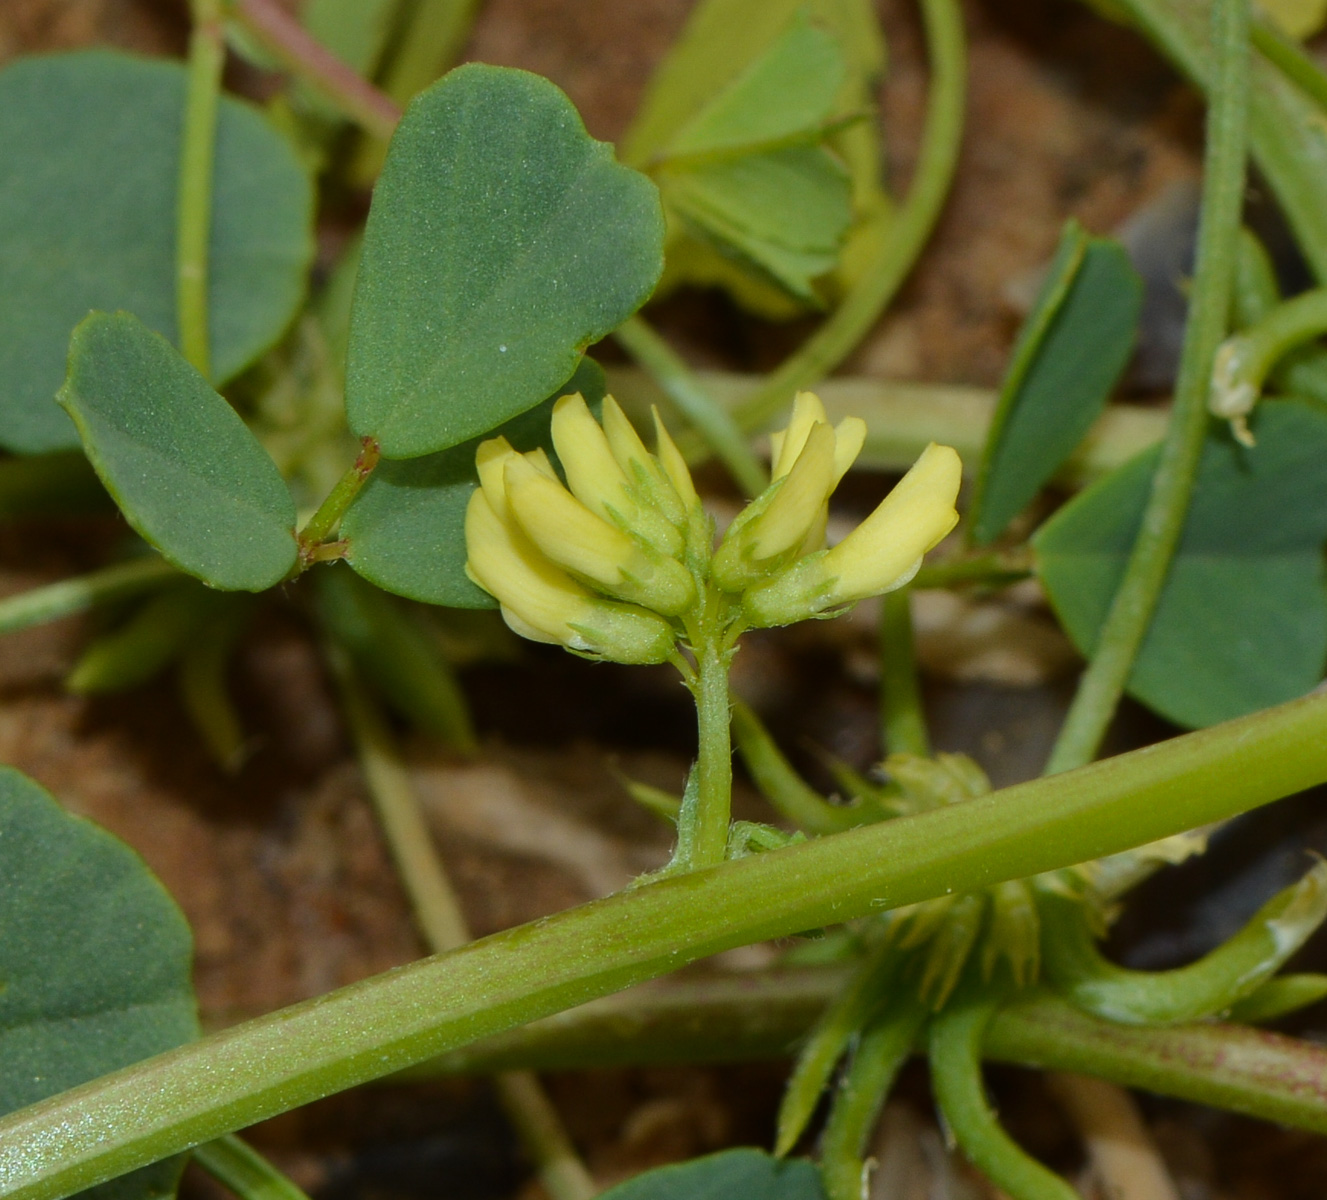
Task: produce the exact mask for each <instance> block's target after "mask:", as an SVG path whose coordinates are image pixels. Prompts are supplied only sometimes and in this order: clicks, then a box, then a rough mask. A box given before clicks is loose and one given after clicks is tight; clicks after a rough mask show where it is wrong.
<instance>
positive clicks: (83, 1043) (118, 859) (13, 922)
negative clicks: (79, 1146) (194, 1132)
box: [0, 767, 198, 1200]
mask: <svg viewBox="0 0 1327 1200" xmlns="http://www.w3.org/2000/svg"><path fill="white" fill-rule="evenodd" d="M0 879H3V880H4V881H5V886H4V887H0V929H3V930H4V955H3V958H2V959H0V1116H2V1115H4V1114H6V1113H10V1112H14V1111H15V1110H17V1109H20V1108H23V1107H24V1106H25V1105H28V1104H34V1103H36V1102H37V1101H38V1100H43V1099H45V1098H46V1097H47V1096H52V1095H54V1094H55V1093H56V1092H61V1091H64V1090H65V1089H66V1088H71V1087H74V1086H76V1085H77V1084H80V1083H84V1082H86V1081H87V1080H89V1079H93V1078H95V1077H96V1076H98V1075H104V1074H105V1073H106V1072H108V1071H114V1070H117V1069H118V1068H120V1067H124V1066H128V1065H129V1064H130V1063H133V1062H137V1061H138V1060H140V1059H143V1058H148V1057H149V1056H151V1055H153V1054H159V1053H160V1052H161V1051H163V1050H169V1049H171V1048H172V1047H174V1046H178V1045H180V1044H181V1043H183V1042H187V1041H190V1040H192V1039H193V1038H196V1037H197V1036H198V1018H197V1014H196V1011H195V1004H194V995H193V988H192V984H191V982H190V972H191V966H192V957H193V944H192V939H191V937H190V934H189V927H188V925H187V924H186V923H185V920H184V917H183V915H182V914H181V913H180V910H179V909H178V908H176V906H175V903H174V901H173V900H172V899H171V898H170V896H169V895H167V893H166V890H165V889H164V888H163V887H162V886H161V884H160V883H159V882H158V881H157V879H156V877H155V876H153V874H152V872H151V871H149V870H148V869H147V867H146V866H145V865H144V863H143V861H142V860H141V859H140V858H139V857H138V855H136V854H135V853H134V852H133V851H132V850H130V849H129V847H128V846H126V845H124V843H123V842H120V841H118V840H117V839H116V838H114V837H112V836H111V835H110V834H109V833H107V832H106V831H105V830H103V829H99V828H98V827H97V826H96V825H93V824H92V823H91V822H90V821H84V820H82V819H81V818H79V817H75V816H71V815H70V814H69V813H66V812H65V811H64V810H63V809H61V808H60V806H59V805H58V804H56V802H55V801H54V800H52V799H51V797H50V796H49V795H48V794H47V793H46V792H45V791H43V790H42V789H41V788H40V787H38V786H37V785H36V784H35V783H33V782H32V780H30V779H28V778H26V777H25V776H23V775H21V774H19V772H17V771H15V770H13V769H11V768H9V767H0ZM182 1165H183V1159H182V1158H176V1159H173V1160H169V1161H167V1162H164V1163H157V1164H156V1165H154V1166H151V1167H146V1168H144V1169H142V1170H140V1171H135V1172H134V1173H133V1174H131V1175H127V1176H125V1177H123V1178H122V1179H117V1180H115V1181H114V1182H113V1183H108V1184H104V1185H102V1187H100V1188H97V1189H94V1191H93V1192H90V1193H85V1195H91V1196H96V1197H99V1198H100V1200H111V1198H112V1197H114V1198H115V1200H150V1198H153V1197H164V1196H169V1195H171V1194H172V1193H173V1192H174V1190H175V1185H176V1183H177V1182H178V1180H179V1174H180V1169H181V1166H182Z"/></svg>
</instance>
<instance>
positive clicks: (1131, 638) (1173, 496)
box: [1046, 0, 1249, 774]
mask: <svg viewBox="0 0 1327 1200" xmlns="http://www.w3.org/2000/svg"><path fill="white" fill-rule="evenodd" d="M1212 12H1213V20H1214V23H1215V27H1214V28H1215V32H1214V38H1213V40H1214V44H1215V48H1216V62H1215V65H1214V76H1213V81H1212V83H1213V86H1212V93H1211V95H1212V99H1211V106H1210V108H1209V110H1208V122H1207V151H1206V157H1205V164H1204V177H1203V204H1202V216H1201V219H1200V221H1199V227H1198V256H1197V263H1196V266H1195V270H1194V280H1193V289H1192V297H1193V300H1192V303H1191V305H1190V309H1189V320H1188V324H1187V326H1186V328H1185V333H1184V349H1183V352H1182V355H1181V358H1180V369H1179V378H1178V380H1177V381H1176V385H1175V403H1174V407H1173V409H1172V410H1171V418H1170V427H1169V429H1168V430H1167V433H1166V440H1165V442H1164V443H1163V444H1162V450H1161V459H1160V461H1159V463H1158V465H1157V472H1156V475H1155V476H1154V478H1153V481H1152V493H1151V496H1150V497H1149V499H1148V503H1147V508H1146V510H1145V511H1144V513H1143V521H1142V525H1141V527H1140V529H1139V531H1138V539H1137V541H1136V542H1135V543H1134V548H1133V551H1132V553H1131V554H1130V556H1129V562H1128V564H1127V566H1126V567H1125V571H1124V577H1123V578H1122V579H1121V580H1120V585H1119V589H1118V590H1117V591H1116V593H1115V598H1114V600H1113V601H1112V602H1111V607H1110V612H1109V613H1108V615H1107V617H1106V621H1105V624H1104V625H1103V627H1102V630H1101V635H1100V637H1099V639H1098V642H1097V647H1096V650H1095V652H1094V653H1093V656H1092V661H1091V663H1090V664H1089V665H1088V667H1087V670H1086V671H1085V672H1084V673H1083V677H1082V679H1081V680H1080V681H1079V685H1078V692H1077V694H1076V695H1075V696H1074V701H1073V704H1072V705H1071V706H1070V709H1069V715H1068V717H1067V718H1066V720H1065V723H1064V727H1063V728H1062V729H1061V731H1060V736H1059V738H1058V739H1057V740H1056V743H1055V747H1054V749H1053V750H1052V751H1051V756H1050V761H1049V762H1048V763H1047V766H1046V770H1047V771H1048V772H1049V773H1052V774H1053V773H1055V772H1057V771H1065V770H1068V769H1070V768H1072V767H1076V766H1079V765H1081V764H1082V763H1085V762H1088V761H1090V760H1091V759H1092V757H1093V756H1094V755H1095V754H1096V752H1097V750H1098V748H1099V747H1100V745H1101V740H1102V738H1103V737H1104V736H1105V733H1106V729H1107V726H1108V725H1109V724H1110V721H1111V718H1112V716H1114V713H1115V707H1116V705H1117V704H1118V703H1119V701H1120V697H1121V696H1122V695H1123V694H1124V688H1125V685H1126V684H1127V683H1128V681H1129V675H1130V673H1131V672H1132V670H1133V665H1134V660H1135V659H1136V658H1137V656H1138V649H1139V647H1140V646H1141V645H1142V643H1143V638H1144V637H1145V636H1146V634H1147V629H1148V625H1149V624H1150V623H1151V620H1152V614H1153V612H1154V611H1155V610H1156V606H1157V601H1158V600H1159V599H1160V596H1161V589H1162V588H1163V587H1164V586H1165V582H1166V575H1167V573H1168V572H1169V570H1170V561H1171V558H1172V556H1173V554H1174V552H1175V547H1176V546H1177V545H1178V543H1179V539H1180V534H1181V533H1182V532H1183V530H1184V521H1185V518H1186V516H1187V515H1188V510H1189V498H1190V496H1191V495H1192V492H1193V484H1194V479H1195V477H1196V475H1197V471H1198V463H1199V460H1200V459H1201V457H1202V451H1203V438H1204V435H1205V434H1206V432H1207V424H1208V417H1207V405H1206V400H1207V389H1208V381H1209V380H1210V378H1211V371H1212V360H1213V357H1214V356H1215V354H1216V350H1217V346H1218V345H1219V344H1220V342H1221V337H1222V334H1223V333H1224V331H1225V327H1226V321H1227V319H1228V317H1229V314H1230V295H1231V289H1232V286H1233V281H1234V273H1235V256H1236V247H1237V242H1238V237H1239V228H1240V210H1241V208H1242V206H1243V201H1244V155H1245V141H1246V135H1247V127H1248V98H1249V70H1248V60H1249V46H1248V0H1217V2H1216V4H1215V5H1214V6H1213V10H1212Z"/></svg>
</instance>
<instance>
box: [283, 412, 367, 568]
mask: <svg viewBox="0 0 1327 1200" xmlns="http://www.w3.org/2000/svg"><path fill="white" fill-rule="evenodd" d="M381 458H382V455H381V453H380V452H379V450H378V442H377V439H376V438H372V437H366V438H364V439H363V440H362V441H361V443H360V449H359V454H358V455H357V456H356V458H355V461H354V463H353V464H351V467H350V469H349V470H348V471H346V473H345V474H344V475H342V476H341V478H340V479H339V480H337V483H336V486H335V487H334V488H333V489H332V490H331V491H330V492H328V493H327V498H326V499H325V500H324V501H323V502H322V503H321V504H320V505H319V506H318V511H317V512H315V513H314V514H313V516H311V517H310V518H309V519H308V521H306V522H305V524H304V528H303V529H301V530H300V532H299V544H300V558H301V560H303V561H302V565H304V566H307V565H308V563H309V562H310V561H312V559H313V556H314V552H315V551H316V550H317V548H318V546H319V545H320V544H321V543H323V542H325V541H326V540H327V539H328V538H329V537H330V536H331V535H332V534H333V533H334V532H335V531H336V527H337V526H338V525H339V524H340V523H341V518H342V517H344V516H345V515H346V509H348V508H349V507H350V506H351V504H353V503H354V500H355V497H356V496H358V495H359V493H360V489H361V488H362V487H363V486H364V485H365V483H367V482H368V478H369V476H370V475H372V474H373V471H374V468H375V467H377V465H378V463H379V461H380V460H381ZM296 569H297V570H298V569H300V568H299V567H297V568H296Z"/></svg>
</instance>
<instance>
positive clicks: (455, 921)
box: [328, 648, 598, 1200]
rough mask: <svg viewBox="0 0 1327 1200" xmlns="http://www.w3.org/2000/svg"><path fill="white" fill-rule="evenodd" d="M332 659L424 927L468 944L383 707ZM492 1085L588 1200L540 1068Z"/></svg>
mask: <svg viewBox="0 0 1327 1200" xmlns="http://www.w3.org/2000/svg"><path fill="white" fill-rule="evenodd" d="M328 657H329V659H330V661H331V662H332V666H333V670H334V671H335V672H336V676H337V682H338V683H339V685H340V691H341V704H342V708H343V710H344V711H345V714H346V719H347V721H348V722H349V724H350V729H351V733H352V735H353V736H354V739H355V747H356V750H357V752H358V754H359V760H360V765H361V767H362V768H363V771H364V777H365V780H366V782H367V783H368V785H369V794H370V796H372V798H373V802H374V805H375V807H376V808H377V810H378V819H379V821H380V822H381V824H382V829H383V833H384V835H385V836H386V838H387V844H388V845H389V846H390V848H391V851H392V858H393V859H394V860H395V862H396V869H397V871H398V873H399V874H400V877H401V882H402V883H403V884H404V885H405V889H406V893H407V895H409V897H410V904H411V907H412V908H413V909H414V913H415V920H416V921H417V922H418V924H419V928H420V931H421V932H422V933H423V934H424V939H425V941H426V942H427V943H428V945H429V948H430V949H431V950H432V951H433V953H435V954H442V953H445V952H446V951H448V950H455V949H457V948H458V947H460V946H464V945H465V944H466V943H467V942H469V940H470V930H469V929H468V928H467V927H466V922H465V915H464V914H463V913H462V911H461V905H460V902H459V900H458V899H457V896H456V892H455V891H454V890H453V888H452V885H451V880H449V879H448V878H447V872H446V869H445V868H444V867H443V864H442V859H441V858H440V857H439V856H438V853H437V851H436V850H435V849H434V845H433V836H432V834H431V833H430V831H429V828H428V825H427V823H426V822H425V820H424V814H423V812H422V811H421V810H420V805H419V798H418V795H417V794H416V792H415V789H414V786H413V785H412V784H411V782H410V776H409V775H408V774H407V772H406V769H405V764H404V763H403V762H402V760H401V755H400V752H399V751H398V749H397V747H396V740H395V738H394V737H393V736H392V732H391V730H390V729H389V728H388V727H387V722H386V721H385V720H384V719H383V716H382V713H380V712H379V711H378V710H377V708H376V707H375V706H374V705H373V704H372V702H371V701H370V700H369V699H368V698H367V696H366V694H365V691H364V687H363V684H362V683H361V682H360V681H359V680H358V679H357V678H356V676H355V673H354V668H353V667H352V666H351V665H350V662H349V660H348V659H347V658H346V656H344V655H343V654H341V653H340V652H339V651H337V650H336V649H335V648H333V649H331V650H330V651H329V654H328ZM494 1085H495V1087H496V1088H497V1092H498V1097H499V1099H500V1100H501V1102H502V1107H503V1110H504V1111H505V1112H506V1114H507V1116H508V1117H509V1118H510V1119H511V1122H512V1124H513V1125H514V1126H515V1127H516V1130H517V1132H518V1133H519V1134H520V1137H521V1141H522V1142H523V1143H524V1145H525V1147H526V1149H527V1150H528V1151H529V1153H530V1157H531V1159H532V1160H533V1161H534V1163H535V1168H536V1170H537V1171H538V1174H539V1178H540V1180H541V1181H542V1182H543V1184H544V1186H545V1187H546V1188H547V1189H548V1193H549V1195H550V1196H552V1197H553V1200H590V1197H592V1196H594V1195H595V1194H596V1193H597V1191H598V1189H597V1188H596V1187H595V1186H594V1180H593V1179H591V1178H590V1173H589V1171H588V1170H586V1168H585V1164H584V1163H582V1162H581V1160H580V1158H579V1156H578V1155H577V1153H576V1150H575V1147H574V1146H573V1145H572V1142H571V1138H570V1137H569V1136H568V1135H567V1131H566V1130H565V1129H564V1128H563V1126H562V1122H561V1120H560V1118H559V1117H558V1114H557V1110H556V1109H555V1108H554V1107H553V1104H552V1102H551V1101H550V1100H549V1099H548V1096H547V1095H546V1094H545V1092H544V1089H543V1088H542V1087H541V1086H540V1085H539V1081H538V1079H536V1078H535V1076H534V1074H533V1073H532V1072H530V1071H504V1072H501V1073H499V1074H498V1075H497V1076H496V1078H495V1079H494Z"/></svg>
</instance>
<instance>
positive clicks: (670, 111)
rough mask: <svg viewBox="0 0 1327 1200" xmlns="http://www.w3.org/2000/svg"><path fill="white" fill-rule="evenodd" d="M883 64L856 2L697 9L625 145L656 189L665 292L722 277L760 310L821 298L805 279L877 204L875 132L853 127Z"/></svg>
mask: <svg viewBox="0 0 1327 1200" xmlns="http://www.w3.org/2000/svg"><path fill="white" fill-rule="evenodd" d="M883 58H884V50H883V46H882V44H881V42H880V38H879V29H878V27H877V26H876V24H875V18H874V14H873V13H872V12H871V10H870V9H869V7H864V6H863V5H862V4H861V3H859V0H821V2H820V3H816V4H812V5H809V6H804V5H800V4H798V5H793V4H788V3H785V2H783V0H778V2H776V3H767V2H764V0H762V2H761V3H752V2H751V0H706V2H705V3H702V4H700V5H698V6H697V8H696V9H695V11H694V12H693V14H692V17H691V19H690V21H689V22H688V24H687V28H686V30H685V32H684V34H683V36H682V38H681V39H680V40H679V41H678V43H677V45H676V46H675V47H674V49H673V50H672V52H671V53H670V54H669V56H668V58H667V59H666V60H665V62H664V65H663V66H662V67H661V68H660V70H659V72H658V74H657V75H656V76H655V79H654V81H653V83H652V85H651V88H650V90H649V93H648V94H647V96H646V99H645V101H644V103H643V104H642V106H641V109H640V112H639V113H638V115H637V118H636V121H635V122H634V124H633V126H632V128H631V129H630V130H629V131H628V133H627V136H626V138H625V140H624V152H623V153H624V157H625V158H626V160H627V161H628V162H631V163H635V164H638V165H641V166H642V167H644V166H650V167H652V168H653V169H655V170H656V171H657V178H658V181H659V185H660V188H661V189H662V191H663V195H664V201H665V206H666V208H667V210H668V212H669V215H670V221H671V228H670V235H671V240H670V244H669V270H668V276H667V279H666V283H667V284H669V285H671V284H676V283H679V282H683V281H690V282H697V283H701V284H708V283H713V282H719V283H721V284H723V285H724V286H727V287H729V288H730V289H731V290H733V291H734V293H735V294H736V295H737V296H738V298H739V300H741V301H742V302H744V303H747V304H748V305H751V306H753V307H755V308H757V309H760V310H762V311H768V312H769V313H770V315H780V314H781V315H784V316H786V315H789V308H790V302H789V300H788V297H789V296H792V297H796V299H797V300H798V301H800V302H801V303H802V304H805V305H811V306H819V305H820V304H821V303H822V298H821V297H820V295H819V294H818V293H817V292H816V290H815V289H814V288H813V286H812V281H813V280H815V279H817V278H818V277H820V276H823V275H826V274H827V273H829V272H830V271H832V270H833V269H834V268H835V266H836V265H837V264H838V259H839V254H840V252H841V250H842V248H843V243H844V239H845V237H846V235H847V232H848V228H849V226H850V225H851V224H852V221H853V219H854V216H856V217H857V218H859V219H865V218H867V217H873V218H874V217H877V216H879V215H880V213H881V212H882V211H884V210H885V209H886V207H887V201H886V200H885V197H884V193H883V192H882V191H881V188H880V163H879V157H878V147H877V146H876V145H875V134H874V130H872V129H869V128H867V127H866V126H864V125H862V124H861V122H855V123H854V122H853V118H855V117H859V116H862V115H864V114H865V113H867V112H868V111H869V110H870V108H871V107H872V105H873V102H874V100H873V93H874V81H875V76H876V74H877V73H878V72H879V70H880V68H881V66H882V64H883ZM845 121H847V122H850V124H849V125H848V127H847V128H844V127H843V126H844V123H845ZM822 143H827V144H828V145H830V146H831V147H832V148H833V149H834V150H835V151H836V152H837V153H838V154H839V155H841V156H842V157H841V159H840V158H836V157H835V155H834V154H831V153H829V151H828V150H827V149H826V148H825V146H824V145H822ZM793 148H795V149H796V151H797V152H796V153H791V154H790V153H789V151H790V149H793ZM845 163H846V166H845V165H844V164H845ZM684 234H685V235H689V236H685V237H684V236H682V235H684ZM771 284H773V285H776V286H775V287H771Z"/></svg>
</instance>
